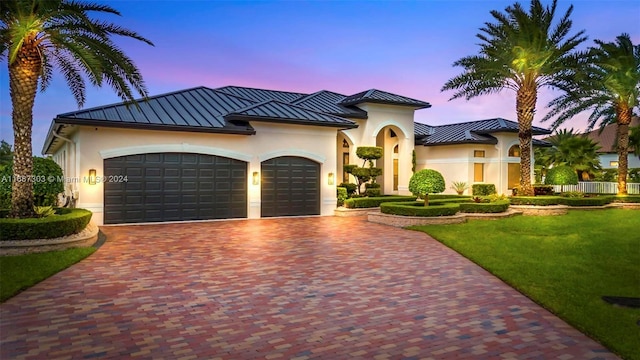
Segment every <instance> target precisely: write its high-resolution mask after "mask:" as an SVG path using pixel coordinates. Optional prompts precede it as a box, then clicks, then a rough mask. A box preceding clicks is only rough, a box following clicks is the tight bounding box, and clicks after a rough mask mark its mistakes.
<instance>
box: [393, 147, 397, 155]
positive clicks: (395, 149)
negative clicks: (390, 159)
mask: <svg viewBox="0 0 640 360" xmlns="http://www.w3.org/2000/svg"><path fill="white" fill-rule="evenodd" d="M393 153H394V154H397V153H398V145H396V146H394V147H393Z"/></svg>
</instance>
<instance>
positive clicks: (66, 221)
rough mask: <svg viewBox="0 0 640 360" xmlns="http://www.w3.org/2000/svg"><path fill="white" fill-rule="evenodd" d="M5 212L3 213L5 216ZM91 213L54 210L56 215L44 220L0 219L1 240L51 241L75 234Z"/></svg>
mask: <svg viewBox="0 0 640 360" xmlns="http://www.w3.org/2000/svg"><path fill="white" fill-rule="evenodd" d="M6 214H7V211H4V216H6ZM91 215H92V214H91V211H89V210H85V209H66V208H59V209H56V215H53V216H48V217H45V218H32V219H12V218H0V241H1V240H33V239H53V238H57V237H61V236H67V235H71V234H77V233H79V232H80V231H82V230H83V229H84V228H85V227H87V224H89V221H90V220H91Z"/></svg>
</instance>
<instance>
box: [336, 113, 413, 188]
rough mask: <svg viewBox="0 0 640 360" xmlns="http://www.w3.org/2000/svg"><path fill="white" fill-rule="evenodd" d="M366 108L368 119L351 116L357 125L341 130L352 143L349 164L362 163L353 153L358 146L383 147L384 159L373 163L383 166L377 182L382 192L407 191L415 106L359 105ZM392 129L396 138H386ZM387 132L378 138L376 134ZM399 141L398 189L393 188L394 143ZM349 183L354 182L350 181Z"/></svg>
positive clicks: (359, 164) (409, 176)
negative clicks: (381, 137) (356, 126)
mask: <svg viewBox="0 0 640 360" xmlns="http://www.w3.org/2000/svg"><path fill="white" fill-rule="evenodd" d="M358 107H360V108H361V109H362V110H364V111H367V113H368V118H367V119H364V120H363V119H352V120H353V121H355V122H356V123H357V124H358V128H356V129H349V130H344V131H343V134H344V136H345V137H346V138H347V139H348V141H350V142H351V143H352V144H354V145H353V146H351V148H350V152H351V158H350V163H351V164H358V166H361V165H362V160H360V159H358V157H357V156H356V148H357V147H358V146H382V147H383V148H384V157H383V159H380V160H378V162H377V164H376V166H378V167H382V168H383V176H382V177H383V179H380V180H379V181H378V182H379V183H381V184H382V186H383V193H384V194H394V193H397V194H401V195H403V194H409V189H408V186H409V179H410V178H411V175H412V173H411V166H412V164H411V154H412V152H413V149H414V128H413V127H414V125H413V121H414V112H415V111H414V109H413V108H410V107H406V106H393V105H383V104H372V103H365V104H359V105H358ZM389 129H392V130H393V131H394V132H395V133H396V135H397V138H389V137H388V130H389ZM381 133H383V134H387V136H385V137H384V139H383V140H382V141H381V140H380V139H379V138H378V135H379V134H381ZM395 143H397V144H398V191H394V190H393V160H392V157H393V155H392V154H393V146H394V144H395ZM352 182H355V181H353V180H352Z"/></svg>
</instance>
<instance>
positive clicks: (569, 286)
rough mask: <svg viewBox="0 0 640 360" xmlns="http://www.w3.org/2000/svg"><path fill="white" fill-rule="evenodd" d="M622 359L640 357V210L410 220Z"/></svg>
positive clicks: (416, 228)
mask: <svg viewBox="0 0 640 360" xmlns="http://www.w3.org/2000/svg"><path fill="white" fill-rule="evenodd" d="M412 229H414V230H420V231H424V232H426V233H428V234H429V235H431V236H432V237H434V238H435V239H437V240H439V241H441V242H442V243H444V244H445V245H447V246H449V247H451V248H452V249H454V250H456V251H457V252H459V253H460V254H462V255H463V256H465V257H467V258H469V259H471V260H472V261H474V262H475V263H477V264H479V265H480V266H482V267H483V268H485V269H487V270H488V271H490V272H491V273H493V274H494V275H496V276H498V277H499V278H501V279H502V280H503V281H505V282H506V283H508V284H510V285H511V286H513V287H514V288H516V289H518V290H519V291H521V292H522V293H524V294H525V295H527V296H528V297H530V298H531V299H533V300H534V301H536V302H537V303H539V304H541V305H542V306H544V307H545V308H547V309H549V310H550V311H552V312H553V313H555V314H556V315H558V316H559V317H561V318H563V319H564V320H565V321H567V322H569V323H570V324H572V325H573V326H574V327H576V328H578V329H579V330H581V331H582V332H584V333H585V334H587V335H589V336H591V337H593V338H595V339H596V340H598V341H600V342H601V343H602V344H604V345H605V346H607V347H608V348H609V349H611V350H612V351H614V352H616V353H618V354H620V355H622V356H623V357H625V358H627V359H640V352H638V349H640V327H639V326H638V325H637V322H638V321H639V320H640V309H631V308H624V307H616V306H612V305H609V304H607V303H605V302H604V301H603V300H602V299H601V296H603V295H610V296H628V297H640V231H639V229H640V212H638V211H637V210H621V209H611V210H599V211H579V210H572V211H569V213H568V214H567V215H562V216H532V217H529V216H518V217H513V218H506V219H501V220H498V221H477V220H476V221H469V222H467V223H464V224H455V225H428V226H416V227H413V228H412Z"/></svg>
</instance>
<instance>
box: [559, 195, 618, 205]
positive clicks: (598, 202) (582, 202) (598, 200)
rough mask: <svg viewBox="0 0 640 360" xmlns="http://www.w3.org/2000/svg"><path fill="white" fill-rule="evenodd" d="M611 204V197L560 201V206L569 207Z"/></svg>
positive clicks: (564, 198) (564, 199)
mask: <svg viewBox="0 0 640 360" xmlns="http://www.w3.org/2000/svg"><path fill="white" fill-rule="evenodd" d="M610 202H611V197H610V196H597V197H563V198H561V199H560V204H562V205H567V206H604V205H607V204H609V203H610Z"/></svg>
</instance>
